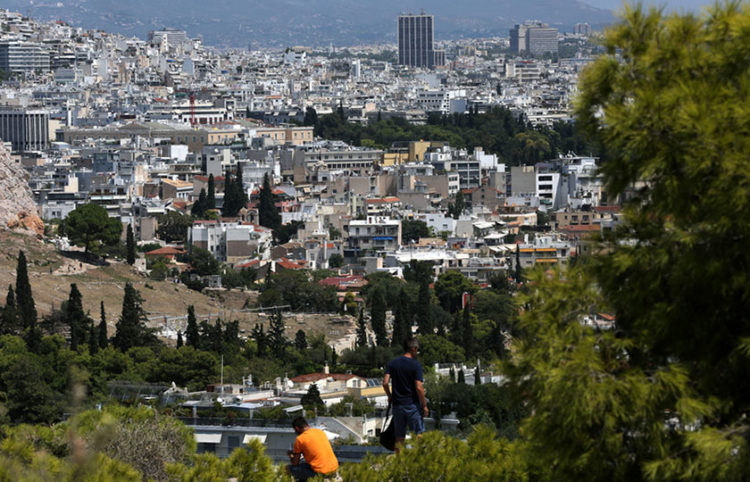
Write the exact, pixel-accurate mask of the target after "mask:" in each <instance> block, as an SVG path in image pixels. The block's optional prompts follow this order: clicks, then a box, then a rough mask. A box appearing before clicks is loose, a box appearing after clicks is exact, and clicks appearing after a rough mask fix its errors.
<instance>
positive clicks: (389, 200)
mask: <svg viewBox="0 0 750 482" xmlns="http://www.w3.org/2000/svg"><path fill="white" fill-rule="evenodd" d="M366 202H368V203H370V204H381V203H400V202H401V200H400V199H399V198H397V197H396V196H387V197H384V198H379V199H367V200H366Z"/></svg>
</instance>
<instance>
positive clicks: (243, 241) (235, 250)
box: [189, 221, 272, 264]
mask: <svg viewBox="0 0 750 482" xmlns="http://www.w3.org/2000/svg"><path fill="white" fill-rule="evenodd" d="M189 240H190V244H191V245H193V246H196V247H198V248H201V249H205V250H207V251H208V252H210V253H211V254H212V255H213V256H214V258H216V259H217V260H218V261H222V262H227V263H230V264H231V263H236V262H238V261H242V260H246V259H248V258H260V259H270V258H271V241H272V235H271V230H269V229H266V228H263V227H261V226H256V225H253V224H242V223H222V222H218V221H196V222H195V224H193V226H192V227H191V228H190V232H189Z"/></svg>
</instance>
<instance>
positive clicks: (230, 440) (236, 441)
mask: <svg viewBox="0 0 750 482" xmlns="http://www.w3.org/2000/svg"><path fill="white" fill-rule="evenodd" d="M239 446H240V437H239V436H238V435H228V436H227V447H228V448H229V450H232V449H236V448H237V447H239Z"/></svg>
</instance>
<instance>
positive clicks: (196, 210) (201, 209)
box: [190, 189, 208, 218]
mask: <svg viewBox="0 0 750 482" xmlns="http://www.w3.org/2000/svg"><path fill="white" fill-rule="evenodd" d="M207 204H208V200H207V198H206V190H205V189H201V192H200V194H199V195H198V200H197V201H195V202H194V203H193V207H192V208H191V209H190V214H192V215H193V216H195V217H196V218H202V217H203V216H205V215H206V206H207Z"/></svg>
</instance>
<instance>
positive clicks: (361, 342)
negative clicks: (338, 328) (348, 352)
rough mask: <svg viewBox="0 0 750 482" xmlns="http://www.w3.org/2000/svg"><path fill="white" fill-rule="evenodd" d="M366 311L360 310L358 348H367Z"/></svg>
mask: <svg viewBox="0 0 750 482" xmlns="http://www.w3.org/2000/svg"><path fill="white" fill-rule="evenodd" d="M364 311H365V310H364V309H362V308H360V309H359V319H358V320H357V348H360V347H363V346H367V325H365V315H364Z"/></svg>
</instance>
